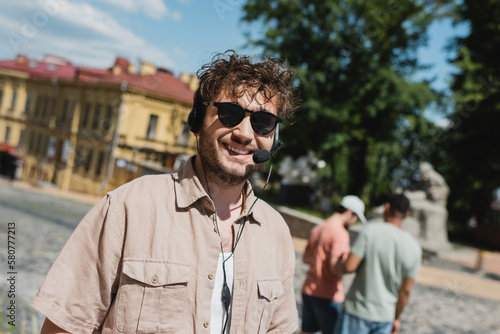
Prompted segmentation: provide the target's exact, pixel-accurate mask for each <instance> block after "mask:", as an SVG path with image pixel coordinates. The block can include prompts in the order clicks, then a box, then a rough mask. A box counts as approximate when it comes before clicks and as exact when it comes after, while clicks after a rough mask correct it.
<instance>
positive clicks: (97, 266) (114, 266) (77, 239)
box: [31, 194, 124, 333]
mask: <svg viewBox="0 0 500 334" xmlns="http://www.w3.org/2000/svg"><path fill="white" fill-rule="evenodd" d="M112 202H113V201H112V197H111V195H109V194H108V195H106V197H104V198H103V199H101V200H100V201H99V202H98V203H97V204H96V205H95V206H94V207H93V208H92V209H91V210H90V211H89V212H88V213H87V215H86V216H85V217H84V218H83V220H82V221H81V222H80V224H79V225H78V226H77V228H76V229H75V231H74V232H73V234H72V235H71V237H70V238H69V240H68V242H67V243H66V245H65V246H64V247H63V250H62V251H61V253H60V254H59V256H58V258H57V260H56V261H55V263H54V264H53V266H52V268H51V269H50V271H49V273H48V274H47V276H46V278H45V280H44V282H43V284H42V286H41V288H40V290H39V292H38V293H37V294H36V296H35V297H34V299H33V300H32V301H31V306H32V307H34V308H35V309H37V310H38V311H40V312H42V313H43V314H45V315H46V316H47V318H49V319H50V320H51V321H52V322H53V323H55V324H56V325H57V326H59V327H61V328H63V329H65V330H66V331H69V332H72V333H90V332H92V331H94V330H96V329H98V328H99V327H100V326H101V324H102V322H103V321H104V319H105V317H106V315H107V312H108V310H109V308H110V305H111V303H112V301H113V298H114V294H115V292H116V289H117V284H118V277H119V274H118V273H119V271H120V268H119V266H120V263H121V259H120V258H121V249H122V245H123V235H124V226H123V224H120V220H119V218H118V217H117V216H118V215H117V214H116V208H115V207H114V206H113V203H112Z"/></svg>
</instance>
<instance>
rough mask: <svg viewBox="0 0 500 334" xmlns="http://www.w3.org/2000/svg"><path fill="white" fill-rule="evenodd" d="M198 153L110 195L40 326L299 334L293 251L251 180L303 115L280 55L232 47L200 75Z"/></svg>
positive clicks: (45, 300) (42, 300) (64, 258)
mask: <svg viewBox="0 0 500 334" xmlns="http://www.w3.org/2000/svg"><path fill="white" fill-rule="evenodd" d="M198 78H199V80H200V85H199V88H198V89H197V90H196V92H195V94H194V106H193V110H192V111H191V113H190V115H189V118H188V125H189V127H190V130H191V131H192V132H193V133H194V134H195V136H196V140H197V151H198V152H197V155H196V156H193V157H191V159H190V160H189V161H188V162H187V163H186V164H185V165H184V166H183V167H182V168H181V169H180V170H179V171H177V172H176V173H172V174H164V175H154V176H144V177H141V178H139V179H136V180H134V181H132V182H130V183H128V184H125V185H123V186H121V187H119V188H118V189H116V190H114V191H111V192H109V193H108V194H107V195H106V196H105V197H104V198H103V199H102V200H101V201H100V202H99V203H98V204H97V205H96V206H95V207H94V208H92V210H91V211H90V212H89V213H88V214H87V215H86V216H85V217H84V219H83V220H82V222H80V224H79V226H78V227H77V229H76V230H75V232H74V233H73V235H72V236H71V238H70V239H69V241H68V242H67V244H66V246H65V247H64V249H63V250H62V251H61V254H60V255H59V257H58V259H57V260H56V262H55V263H54V265H53V266H52V268H51V270H50V271H49V273H48V275H47V277H46V279H45V281H44V283H43V285H42V287H41V288H40V291H39V293H38V294H37V295H36V296H35V298H34V299H33V301H32V303H31V304H32V306H33V307H35V308H36V309H38V310H39V311H41V312H42V313H44V314H45V315H46V316H47V318H46V321H45V323H44V325H43V328H42V333H67V332H72V333H92V332H100V333H174V332H175V333H229V332H231V333H266V332H275V333H292V332H294V331H295V330H296V328H297V324H298V315H297V309H296V302H295V295H294V290H293V276H294V268H295V253H294V249H293V245H292V240H291V236H290V231H289V229H288V227H287V225H286V223H285V221H284V220H283V218H282V217H281V216H280V215H279V213H278V212H276V211H275V210H274V209H272V208H271V207H270V206H269V205H268V204H266V203H265V202H263V201H261V200H258V197H256V196H255V195H254V193H253V190H252V187H251V185H250V183H249V181H248V178H249V177H250V176H251V175H252V174H253V173H255V172H256V171H257V170H258V169H259V168H260V166H261V165H262V163H263V162H264V161H265V160H268V159H269V158H270V156H271V155H272V153H273V152H274V151H276V150H278V149H279V147H280V145H281V143H280V141H279V138H278V130H279V128H278V126H279V123H280V122H281V121H282V118H286V117H288V116H290V115H291V114H292V113H293V111H294V101H293V94H292V84H293V75H292V72H291V71H290V70H289V69H288V68H287V67H285V66H284V65H283V63H282V62H279V61H276V60H273V59H264V60H263V61H261V62H252V61H251V60H250V59H249V58H248V57H246V56H240V55H238V54H236V53H235V52H233V51H230V52H226V53H223V54H219V55H217V56H216V57H215V58H214V59H213V61H212V62H211V63H209V64H207V65H205V66H203V67H202V69H201V70H200V71H199V72H198Z"/></svg>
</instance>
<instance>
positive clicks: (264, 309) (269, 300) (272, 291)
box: [257, 279, 284, 334]
mask: <svg viewBox="0 0 500 334" xmlns="http://www.w3.org/2000/svg"><path fill="white" fill-rule="evenodd" d="M257 289H258V294H259V296H258V300H257V323H258V326H257V328H258V333H259V334H260V333H267V330H268V329H269V326H270V325H271V319H272V318H273V313H274V308H275V301H276V299H277V298H278V297H280V296H282V295H283V293H284V290H283V284H282V283H281V279H259V280H257Z"/></svg>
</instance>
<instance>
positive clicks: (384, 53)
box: [243, 0, 437, 199]
mask: <svg viewBox="0 0 500 334" xmlns="http://www.w3.org/2000/svg"><path fill="white" fill-rule="evenodd" d="M436 8H437V5H436V2H435V1H430V0H422V1H409V0H399V1H398V0H394V1H381V0H366V1H345V0H336V1H333V0H289V1H285V0H248V2H247V4H246V6H245V7H244V10H245V13H246V14H245V16H244V18H243V20H244V21H247V22H256V23H259V24H261V25H262V26H264V30H265V32H264V35H262V36H251V35H250V37H254V38H252V40H251V42H252V43H253V44H255V45H257V46H259V47H261V48H262V49H263V50H264V53H265V54H267V55H270V56H278V57H281V58H285V59H287V61H288V62H289V63H290V65H291V66H292V67H293V68H294V70H295V72H296V74H297V79H298V81H297V82H298V87H299V90H300V92H301V98H302V100H303V103H302V107H301V111H300V113H298V115H297V119H296V120H295V124H294V125H293V126H291V127H286V128H284V131H283V137H284V138H285V140H286V144H287V150H288V152H286V153H289V154H292V155H294V156H298V155H303V154H305V153H306V152H307V151H308V150H312V151H314V152H316V153H317V154H318V155H319V157H320V158H321V159H323V160H325V161H326V162H327V163H328V164H329V168H328V169H327V172H325V173H324V177H325V179H324V182H322V186H323V191H324V192H325V194H326V195H330V194H331V193H332V192H334V191H335V190H339V191H341V192H342V193H352V194H358V195H363V196H364V198H365V199H369V198H370V197H374V196H375V197H376V196H379V195H381V194H382V193H384V192H385V193H387V192H389V191H390V189H389V187H388V182H387V177H386V175H390V174H391V173H392V171H393V170H394V169H396V168H397V167H398V166H397V165H398V164H399V163H400V160H401V159H403V158H404V157H399V159H398V155H400V154H405V152H407V151H408V146H409V145H411V143H412V139H411V138H408V139H407V140H404V139H402V138H398V136H399V135H406V134H408V133H410V132H409V131H407V130H408V129H412V130H417V131H418V126H416V125H418V124H419V123H421V120H422V119H423V110H424V109H425V108H426V107H427V106H428V104H429V103H430V102H431V101H433V100H434V99H435V95H434V93H433V91H432V90H431V89H430V87H429V84H428V83H416V82H412V81H411V80H409V79H408V78H409V76H410V75H411V74H412V73H414V72H415V71H416V70H418V69H420V67H419V64H418V61H417V59H416V49H417V48H418V47H419V46H421V45H422V44H423V43H425V42H426V30H427V27H428V25H429V24H430V23H431V22H432V20H433V19H435V18H436V15H435V12H436ZM254 35H255V34H254ZM405 147H406V148H405ZM285 151H286V150H285ZM386 173H387V174H386Z"/></svg>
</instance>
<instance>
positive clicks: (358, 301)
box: [336, 194, 422, 334]
mask: <svg viewBox="0 0 500 334" xmlns="http://www.w3.org/2000/svg"><path fill="white" fill-rule="evenodd" d="M409 209H410V202H409V200H408V198H406V196H404V195H402V194H396V195H392V196H391V197H390V198H389V200H388V201H387V202H386V204H385V209H384V214H383V217H384V220H385V222H377V223H370V224H368V225H367V226H366V227H364V228H363V230H361V232H360V233H359V235H358V237H357V238H356V240H355V242H354V244H353V246H352V248H351V253H350V254H349V257H348V258H347V261H345V263H344V265H343V270H341V272H340V274H342V273H352V272H355V271H356V272H357V274H356V277H355V278H354V281H353V283H352V285H351V287H350V289H349V292H348V293H347V295H346V298H345V302H344V314H343V319H342V331H341V333H342V334H389V333H398V332H399V329H400V327H401V322H400V316H401V313H402V312H403V309H404V308H405V306H406V305H407V304H408V301H409V298H410V291H411V289H412V287H413V283H414V282H415V279H416V277H417V274H418V270H419V268H420V263H421V258H422V249H421V247H420V245H419V244H418V242H417V241H416V240H415V238H413V237H412V236H411V235H410V234H409V233H408V232H406V231H403V230H402V229H401V225H402V223H403V220H404V219H405V218H406V217H407V216H408V215H409V214H410V211H409ZM336 268H338V266H337V267H336Z"/></svg>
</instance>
